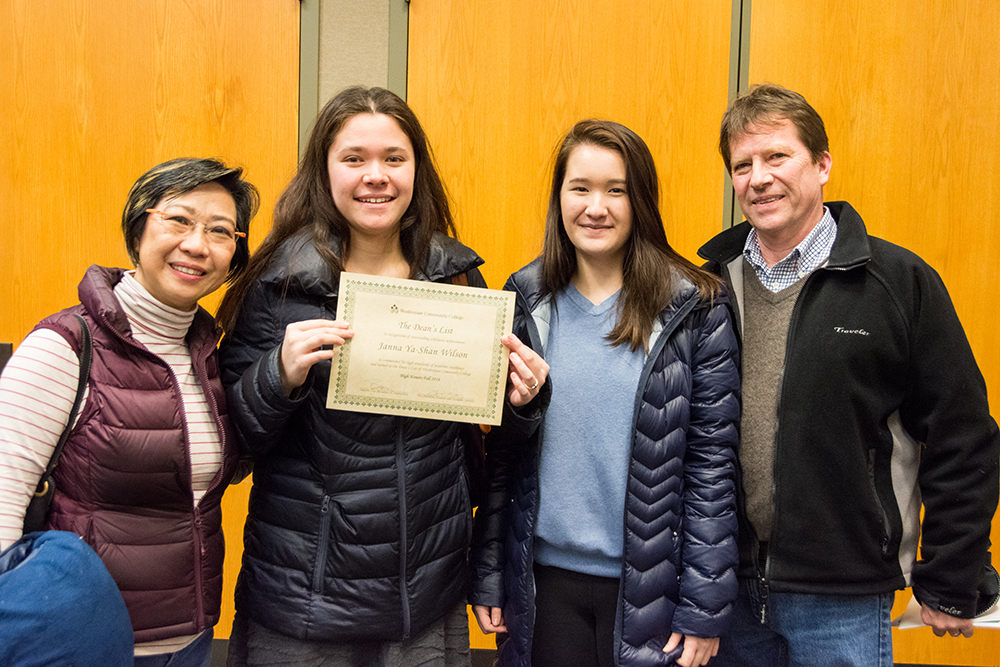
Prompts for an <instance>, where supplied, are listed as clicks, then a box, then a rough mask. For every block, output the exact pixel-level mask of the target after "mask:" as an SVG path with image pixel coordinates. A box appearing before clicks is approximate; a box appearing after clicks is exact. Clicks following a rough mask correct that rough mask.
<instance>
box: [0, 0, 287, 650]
mask: <svg viewBox="0 0 1000 667" xmlns="http://www.w3.org/2000/svg"><path fill="white" fill-rule="evenodd" d="M298 25H299V2H298V1H297V0H189V1H187V2H183V3H180V2H170V1H169V0H116V1H114V2H111V1H109V0H72V1H70V0H61V1H56V0H32V1H31V2H24V1H23V0H0V34H2V35H3V39H2V40H0V63H2V66H0V90H2V91H3V94H2V95H0V164H2V166H0V221H2V228H0V234H2V238H0V342H12V343H14V344H15V345H16V344H18V343H20V341H21V339H22V338H24V336H25V335H27V333H28V332H29V331H30V330H31V328H32V327H33V326H34V325H35V323H37V322H38V321H39V320H41V319H42V318H43V317H45V316H46V315H49V314H51V313H53V312H56V311H58V310H60V309H62V308H65V307H67V306H70V305H73V304H74V303H76V302H77V296H76V287H77V284H78V283H79V281H80V279H81V278H82V277H83V273H84V271H85V270H86V268H87V267H88V266H90V265H91V264H95V263H96V264H104V265H110V266H122V267H130V264H129V262H128V257H127V255H126V253H125V248H124V243H123V241H122V234H121V231H120V224H121V222H120V221H121V211H122V208H123V206H124V204H125V198H126V196H127V194H128V190H129V188H130V187H131V185H132V183H133V182H134V181H135V179H136V178H138V177H139V176H140V175H141V174H142V173H143V172H145V171H146V170H147V169H149V168H150V167H152V166H154V165H155V164H157V163H159V162H162V161H164V160H167V159H170V158H174V157H181V156H196V157H220V158H222V159H223V160H225V161H226V162H227V163H230V164H237V165H240V166H243V167H244V168H245V170H246V174H245V175H246V177H247V178H248V179H249V180H250V181H251V182H252V183H254V184H255V185H256V186H257V187H258V188H259V189H260V192H261V200H262V201H261V210H260V214H258V216H257V218H256V219H255V220H254V222H253V223H252V225H251V228H250V240H251V246H252V247H255V246H256V245H257V244H258V243H259V242H260V241H261V239H263V237H264V235H265V234H266V233H267V231H268V229H269V228H270V224H271V210H272V209H273V207H274V202H275V201H276V199H277V197H278V195H279V194H280V192H281V190H282V189H283V188H284V186H285V185H286V184H287V183H288V181H289V180H290V179H291V177H292V175H293V174H294V172H295V166H296V159H297V122H298V116H297V113H298V109H297V100H298V33H299V28H298ZM220 298H221V291H220V292H219V293H216V295H213V296H211V297H206V298H205V299H204V300H203V302H202V305H204V306H205V307H207V308H208V309H209V310H210V311H213V312H214V310H215V308H216V307H217V305H218V302H219V300H220ZM247 489H249V482H247V483H244V484H243V485H241V486H239V487H234V488H233V489H231V490H230V492H229V493H228V494H227V496H226V498H225V500H224V512H225V523H224V530H225V533H226V537H227V539H228V546H229V552H228V557H227V559H226V574H225V584H224V585H225V591H224V592H223V601H222V604H223V613H222V620H221V622H220V623H219V626H218V627H217V628H216V636H217V637H228V636H229V629H230V626H231V622H232V614H233V586H234V584H235V581H236V573H237V572H238V571H239V563H240V555H241V549H242V535H243V520H244V517H245V515H246V496H247Z"/></svg>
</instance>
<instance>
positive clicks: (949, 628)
mask: <svg viewBox="0 0 1000 667" xmlns="http://www.w3.org/2000/svg"><path fill="white" fill-rule="evenodd" d="M920 620H922V621H923V622H924V623H925V624H926V625H929V626H931V627H932V628H933V629H934V634H935V635H937V636H938V637H944V633H946V632H947V633H948V634H949V635H951V636H952V637H958V636H959V635H962V636H963V637H971V636H972V619H971V618H958V617H957V616H950V615H949V614H946V613H944V612H943V611H937V610H936V609H931V608H930V607H928V606H927V605H925V604H921V605H920Z"/></svg>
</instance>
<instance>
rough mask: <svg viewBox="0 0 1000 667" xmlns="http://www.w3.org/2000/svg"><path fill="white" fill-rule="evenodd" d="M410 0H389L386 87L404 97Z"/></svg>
mask: <svg viewBox="0 0 1000 667" xmlns="http://www.w3.org/2000/svg"><path fill="white" fill-rule="evenodd" d="M409 31H410V0H389V71H388V73H387V76H386V79H387V82H386V88H388V89H389V90H391V91H392V92H394V93H396V94H397V95H399V96H400V97H402V98H403V99H404V100H405V99H406V59H407V57H408V55H409V53H408V52H409Z"/></svg>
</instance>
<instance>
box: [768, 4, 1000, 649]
mask: <svg viewBox="0 0 1000 667" xmlns="http://www.w3.org/2000/svg"><path fill="white" fill-rule="evenodd" d="M752 8H753V17H752V24H751V25H752V27H751V39H750V82H751V83H754V82H761V81H773V82H776V83H780V84H783V85H785V86H788V87H790V88H793V89H795V90H798V91H799V92H801V93H803V94H804V95H805V96H806V98H807V99H809V100H810V102H811V103H812V104H813V106H815V107H816V109H817V111H819V113H820V115H822V116H823V119H824V121H825V122H826V126H827V132H828V134H829V135H830V144H831V146H830V152H831V154H832V155H833V172H832V175H831V179H830V184H829V185H828V186H827V190H826V195H827V196H826V198H827V199H846V200H848V201H850V202H851V203H852V204H854V206H855V207H856V208H857V209H858V211H859V212H860V213H861V215H862V217H863V218H864V219H865V223H866V224H867V226H868V229H869V231H870V232H871V233H873V234H875V235H876V236H881V237H883V238H885V239H887V240H889V241H892V242H894V243H898V244H899V245H902V246H904V247H906V248H909V249H910V250H913V251H914V252H916V253H917V254H918V255H920V256H921V257H923V258H924V259H925V260H926V261H927V262H929V263H930V264H931V265H932V266H933V267H934V268H935V269H937V270H938V271H939V272H940V274H941V276H942V278H943V279H944V281H945V284H946V285H947V286H948V289H949V291H950V292H951V295H952V298H953V299H954V301H955V306H956V308H957V309H958V314H959V317H961V319H962V322H963V323H964V325H965V329H966V332H967V333H968V336H969V339H970V341H971V343H972V347H973V350H974V351H975V354H976V358H977V360H978V361H979V365H980V368H981V369H982V371H983V374H984V375H985V376H986V382H987V385H988V387H989V391H990V393H991V395H992V397H993V415H994V417H996V416H997V415H1000V407H998V404H997V400H998V399H997V397H998V396H1000V346H997V345H996V340H995V338H996V332H997V330H998V329H1000V308H997V307H996V305H995V304H994V303H993V300H994V296H995V295H996V294H997V293H998V292H1000V272H998V271H997V270H996V262H997V258H998V257H1000V223H998V222H997V218H996V212H997V211H998V210H1000V186H998V185H997V183H998V181H1000V166H998V162H997V160H996V155H997V151H998V149H1000V129H998V128H1000V77H998V76H997V72H1000V53H998V51H997V35H998V33H997V25H1000V3H996V2H982V1H980V0H932V1H930V2H926V3H914V2H910V1H908V0H885V1H884V2H880V3H877V4H873V3H871V2H867V1H865V0H837V1H835V2H824V3H818V2H800V1H799V0H753V4H752ZM993 543H994V545H997V544H1000V518H994V523H993ZM993 561H994V564H998V563H1000V561H998V559H997V556H996V555H994V558H993ZM907 597H908V594H906V595H901V596H898V599H897V611H899V610H901V604H902V602H903V601H904V600H903V598H907ZM893 641H894V644H895V659H896V662H906V663H910V662H913V663H933V664H952V665H1000V631H997V630H981V629H977V630H976V633H975V635H974V636H973V638H972V639H971V640H960V639H952V638H941V639H938V638H935V637H934V636H933V634H932V633H931V631H930V630H929V629H920V630H907V631H905V632H896V633H895V634H894V636H893Z"/></svg>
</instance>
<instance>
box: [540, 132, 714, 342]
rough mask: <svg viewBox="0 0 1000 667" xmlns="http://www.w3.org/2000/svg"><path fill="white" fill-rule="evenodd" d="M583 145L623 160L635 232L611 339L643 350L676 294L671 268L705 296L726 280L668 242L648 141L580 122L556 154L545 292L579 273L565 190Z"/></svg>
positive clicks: (548, 218) (544, 266)
mask: <svg viewBox="0 0 1000 667" xmlns="http://www.w3.org/2000/svg"><path fill="white" fill-rule="evenodd" d="M582 145H590V146H597V147H599V148H606V149H608V150H612V151H614V152H616V153H618V155H620V156H621V158H622V161H623V162H624V163H625V190H626V192H627V193H628V198H629V203H630V204H631V206H632V233H631V234H630V235H629V238H628V241H627V242H626V244H625V258H624V260H623V262H624V263H623V266H622V273H623V284H622V291H621V296H619V298H618V315H617V320H616V322H615V326H614V328H613V329H612V330H611V333H609V334H608V336H607V340H608V342H609V344H610V345H612V346H618V345H625V344H627V345H629V346H631V348H632V349H633V350H637V349H639V348H640V347H642V348H643V349H645V348H646V345H647V343H648V341H649V335H650V334H651V333H652V331H653V323H654V322H655V321H656V318H657V317H658V316H659V314H660V311H662V310H663V308H665V307H666V306H667V304H668V303H669V302H670V299H671V298H672V296H673V281H672V275H671V274H672V270H676V271H679V272H680V273H682V274H683V275H684V276H685V277H687V278H688V279H689V280H690V281H691V282H693V283H694V284H695V286H696V287H697V288H698V292H699V294H700V295H701V297H702V298H703V299H711V298H713V297H714V296H715V295H716V294H718V293H719V290H720V289H721V288H722V283H721V281H720V280H719V279H718V278H717V277H716V276H715V275H713V274H711V273H709V272H707V271H705V270H703V269H700V268H698V267H697V266H695V265H694V264H692V263H691V262H689V261H688V260H686V259H684V258H683V257H682V256H681V255H679V254H678V253H677V251H676V250H674V249H673V248H672V247H670V244H669V243H668V242H667V235H666V233H665V232H664V231H663V219H662V218H661V217H660V207H659V202H660V194H659V180H658V179H657V176H656V165H655V164H654V163H653V156H652V154H651V153H650V152H649V148H648V147H647V146H646V143H645V142H644V141H643V140H642V139H641V138H640V137H639V135H637V134H636V133H635V132H633V131H632V130H630V129H628V128H627V127H625V126H624V125H620V124H618V123H613V122H611V121H605V120H582V121H580V122H579V123H577V124H576V125H574V126H573V129H571V130H570V131H569V133H568V134H567V135H566V137H565V138H564V139H563V140H562V143H561V144H560V146H559V150H558V152H557V153H556V160H555V170H554V172H553V174H552V192H551V193H550V195H549V210H548V214H547V215H546V217H545V243H544V247H543V250H542V291H543V293H544V294H556V293H557V292H559V291H560V290H562V289H564V288H565V287H566V286H567V285H569V283H570V281H571V280H572V278H573V275H574V274H575V273H576V248H575V247H574V246H573V244H572V242H571V241H570V239H569V236H568V235H567V234H566V228H565V227H564V226H563V217H562V198H561V193H562V186H563V181H564V180H565V179H566V164H567V162H569V157H570V154H571V153H572V152H573V150H574V149H575V148H577V147H578V146H582Z"/></svg>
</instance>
